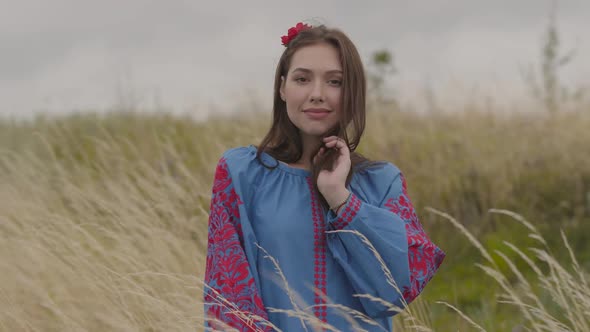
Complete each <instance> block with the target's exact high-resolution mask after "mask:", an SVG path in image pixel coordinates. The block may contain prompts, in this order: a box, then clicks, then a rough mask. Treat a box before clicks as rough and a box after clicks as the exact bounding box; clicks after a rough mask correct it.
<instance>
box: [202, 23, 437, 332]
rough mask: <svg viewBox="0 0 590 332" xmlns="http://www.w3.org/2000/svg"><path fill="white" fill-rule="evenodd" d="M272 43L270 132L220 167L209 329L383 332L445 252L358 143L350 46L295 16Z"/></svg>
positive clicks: (357, 62)
mask: <svg viewBox="0 0 590 332" xmlns="http://www.w3.org/2000/svg"><path fill="white" fill-rule="evenodd" d="M282 41H283V45H284V46H285V47H286V48H285V51H284V52H283V54H282V56H281V58H280V61H279V64H278V67H277V70H276V76H275V92H274V106H273V120H272V126H271V128H270V130H269V132H268V134H267V135H266V137H265V138H264V139H263V140H262V142H261V143H260V145H259V146H258V147H255V146H254V145H249V146H245V147H237V148H233V149H229V150H227V151H226V152H225V153H224V154H223V156H222V157H221V159H220V160H219V163H218V165H217V169H216V173H215V180H214V185H213V195H212V200H211V211H210V217H209V243H208V251H207V266H206V272H205V283H206V287H205V292H204V302H205V315H206V322H205V326H206V327H207V328H211V327H212V328H215V329H220V330H225V329H227V328H228V327H233V328H237V329H238V330H239V331H273V330H277V329H279V330H282V331H306V330H307V331H312V330H318V329H324V328H326V327H327V326H328V325H329V326H331V327H332V328H333V329H335V330H338V331H352V330H355V329H363V330H367V331H384V330H385V331H391V327H392V323H391V316H393V315H394V314H396V313H397V312H399V308H403V307H404V306H406V305H407V304H408V303H410V302H411V301H412V300H413V299H414V298H415V297H416V296H418V294H419V293H420V292H421V291H422V289H423V288H424V286H425V285H426V283H428V282H429V281H430V279H431V278H432V277H433V275H434V273H435V272H436V270H437V269H438V267H439V266H440V264H441V263H442V261H443V259H444V256H445V254H444V253H443V252H442V251H441V250H440V249H439V248H438V247H437V246H436V245H435V244H433V243H432V242H431V241H430V239H429V238H428V236H427V235H426V234H425V233H424V230H423V229H422V226H421V225H420V222H419V221H418V218H417V216H416V212H415V211H414V208H413V207H412V204H411V202H410V199H409V198H408V193H407V188H406V181H405V178H404V176H403V175H402V173H401V172H400V170H399V169H398V168H397V167H396V166H394V165H393V164H391V163H389V162H385V161H382V162H375V161H369V160H367V159H366V158H364V157H363V156H361V155H360V154H358V153H356V152H354V150H355V149H356V147H357V146H358V144H359V142H360V139H361V135H362V133H363V131H364V126H365V92H366V81H365V76H364V70H363V65H362V62H361V59H360V56H359V54H358V51H357V50H356V48H355V46H354V44H353V43H352V42H351V41H350V39H349V38H348V37H347V36H346V35H345V34H344V33H342V32H341V31H340V30H338V29H329V28H326V27H325V26H323V25H322V26H315V27H311V26H309V25H306V24H302V23H298V24H297V25H296V26H295V27H293V28H291V29H289V31H288V34H287V35H286V36H283V37H282Z"/></svg>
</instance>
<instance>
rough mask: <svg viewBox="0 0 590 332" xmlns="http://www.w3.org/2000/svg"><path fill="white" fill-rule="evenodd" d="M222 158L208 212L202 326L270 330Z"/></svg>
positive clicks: (235, 197) (236, 201) (234, 196)
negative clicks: (251, 269)
mask: <svg viewBox="0 0 590 332" xmlns="http://www.w3.org/2000/svg"><path fill="white" fill-rule="evenodd" d="M240 204H242V201H241V200H240V197H239V196H238V195H237V194H236V192H235V190H234V186H233V184H232V180H231V177H230V174H229V171H228V167H227V163H226V161H225V159H224V158H221V159H220V161H219V163H218V165H217V169H216V172H215V180H214V184H213V194H212V197H211V207H210V214H209V227H208V228H209V229H208V244H207V262H206V268H205V289H204V309H205V316H206V319H205V327H206V328H214V329H215V330H227V328H228V327H232V328H236V329H238V331H270V328H268V327H267V326H266V325H265V323H264V322H265V321H268V315H267V313H266V311H265V309H264V305H263V303H262V299H261V297H260V295H259V292H258V289H257V287H256V284H255V281H254V278H253V276H252V274H251V272H250V267H249V265H248V261H247V259H246V255H245V252H244V248H243V242H242V241H243V239H242V234H241V227H240V222H239V220H240V212H239V208H238V207H239V205H240Z"/></svg>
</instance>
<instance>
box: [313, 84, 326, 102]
mask: <svg viewBox="0 0 590 332" xmlns="http://www.w3.org/2000/svg"><path fill="white" fill-rule="evenodd" d="M310 101H311V102H312V103H315V102H320V103H321V102H323V101H324V91H323V85H322V82H321V80H316V81H315V83H314V84H313V89H312V90H311V94H310Z"/></svg>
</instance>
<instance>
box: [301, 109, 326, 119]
mask: <svg viewBox="0 0 590 332" xmlns="http://www.w3.org/2000/svg"><path fill="white" fill-rule="evenodd" d="M303 112H304V113H305V115H307V117H308V118H310V119H312V120H321V119H323V118H325V117H327V116H328V115H329V114H330V113H331V111H329V110H327V109H323V108H322V109H318V108H314V109H307V110H305V111H303Z"/></svg>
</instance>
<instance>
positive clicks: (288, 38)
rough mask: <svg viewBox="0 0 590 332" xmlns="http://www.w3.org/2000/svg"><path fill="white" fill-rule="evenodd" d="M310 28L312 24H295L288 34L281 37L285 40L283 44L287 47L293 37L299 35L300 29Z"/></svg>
mask: <svg viewBox="0 0 590 332" xmlns="http://www.w3.org/2000/svg"><path fill="white" fill-rule="evenodd" d="M309 28H311V26H310V25H307V24H304V23H301V22H299V23H297V25H295V26H294V27H292V28H290V29H289V31H287V35H285V36H282V37H281V41H282V42H283V45H285V47H287V45H289V43H290V42H291V40H293V38H295V37H297V35H298V34H299V32H300V31H302V30H305V29H309Z"/></svg>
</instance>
